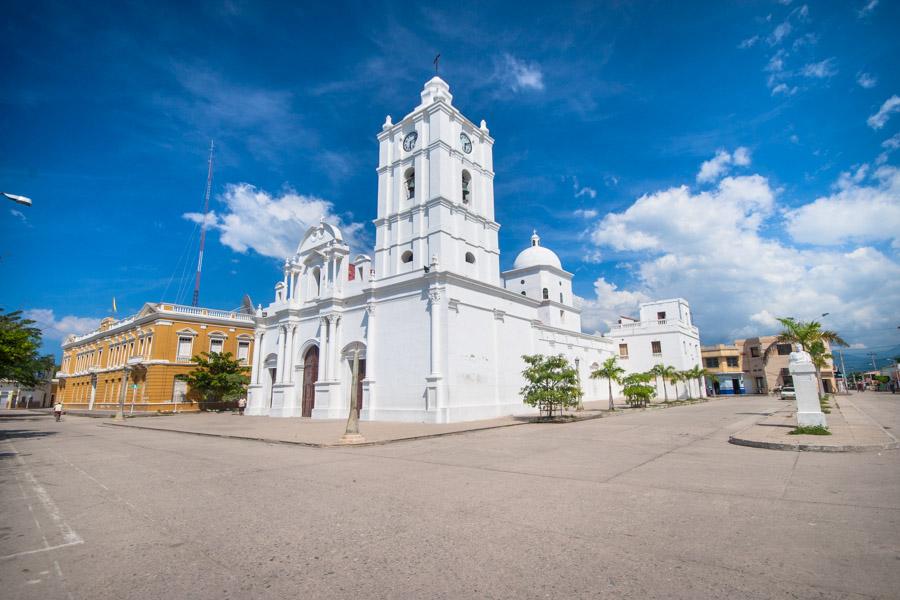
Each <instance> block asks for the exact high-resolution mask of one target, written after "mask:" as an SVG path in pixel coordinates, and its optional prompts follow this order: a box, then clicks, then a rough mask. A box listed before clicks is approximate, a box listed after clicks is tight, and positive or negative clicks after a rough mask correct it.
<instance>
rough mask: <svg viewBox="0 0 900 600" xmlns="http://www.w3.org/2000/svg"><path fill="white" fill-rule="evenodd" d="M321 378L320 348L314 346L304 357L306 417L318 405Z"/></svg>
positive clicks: (304, 406)
mask: <svg viewBox="0 0 900 600" xmlns="http://www.w3.org/2000/svg"><path fill="white" fill-rule="evenodd" d="M318 379H319V348H318V346H313V347H311V348H310V349H309V350H307V351H306V356H304V357H303V412H302V413H301V414H302V416H304V417H311V416H312V411H313V408H315V406H316V381H318Z"/></svg>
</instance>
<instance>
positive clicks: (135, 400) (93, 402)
mask: <svg viewBox="0 0 900 600" xmlns="http://www.w3.org/2000/svg"><path fill="white" fill-rule="evenodd" d="M254 331H255V323H254V320H253V316H252V315H249V314H246V313H243V312H239V311H224V310H213V309H208V308H199V307H196V306H181V305H178V304H170V303H165V302H162V303H151V302H148V303H147V304H145V305H144V307H143V308H142V309H141V310H140V311H139V312H138V313H137V314H135V315H133V316H130V317H127V318H124V319H121V320H118V321H116V320H115V319H113V318H111V317H108V318H106V319H104V320H103V321H102V322H101V323H100V327H99V328H98V329H96V330H94V331H91V332H89V333H86V334H84V335H81V336H69V337H68V338H66V340H65V341H64V342H63V346H62V348H63V358H62V366H61V367H60V371H59V373H57V377H58V378H59V391H58V394H57V397H58V398H59V399H60V400H62V402H63V404H64V405H65V407H66V408H67V409H84V410H114V409H115V408H116V406H117V405H118V402H119V395H120V392H121V389H122V385H123V377H124V374H125V372H126V368H127V370H128V371H129V372H130V376H129V378H128V381H127V382H125V385H127V387H126V397H125V403H126V409H127V410H128V411H133V412H138V411H172V410H178V411H182V410H197V409H198V407H197V404H196V403H195V402H193V399H192V397H191V395H190V390H188V389H187V384H186V383H185V382H183V381H178V380H176V379H175V376H176V375H178V374H181V373H188V372H190V371H191V370H192V369H193V364H192V363H191V359H192V358H193V357H194V356H195V355H198V354H200V353H201V352H210V353H215V352H231V354H232V355H233V356H234V357H235V358H237V359H238V360H240V361H242V362H243V363H244V364H246V365H247V366H248V367H249V366H250V357H251V356H253V343H254V338H253V335H254ZM248 375H249V371H248Z"/></svg>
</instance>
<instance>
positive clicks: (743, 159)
mask: <svg viewBox="0 0 900 600" xmlns="http://www.w3.org/2000/svg"><path fill="white" fill-rule="evenodd" d="M731 160H732V162H733V163H734V164H736V165H738V166H740V167H746V166H747V165H749V164H750V151H749V150H747V148H745V147H744V146H739V147H738V148H737V149H736V150H735V151H734V154H732V155H731Z"/></svg>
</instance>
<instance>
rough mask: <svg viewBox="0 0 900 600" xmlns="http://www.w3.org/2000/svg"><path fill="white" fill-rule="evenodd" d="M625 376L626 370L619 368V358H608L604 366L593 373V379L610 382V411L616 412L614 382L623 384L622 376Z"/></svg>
mask: <svg viewBox="0 0 900 600" xmlns="http://www.w3.org/2000/svg"><path fill="white" fill-rule="evenodd" d="M624 374H625V369H623V368H622V367H620V366H619V363H618V357H616V356H610V357H609V358H607V359H606V360H605V361H603V366H601V367H600V368H599V369H597V370H596V371H593V372H592V373H591V379H606V380H607V381H608V382H609V410H616V406H615V404H614V403H613V395H612V382H613V381H615V382H616V383H622V375H624Z"/></svg>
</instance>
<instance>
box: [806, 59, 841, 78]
mask: <svg viewBox="0 0 900 600" xmlns="http://www.w3.org/2000/svg"><path fill="white" fill-rule="evenodd" d="M835 62H836V60H835V59H834V58H826V59H825V60H822V61H819V62H817V63H810V64H808V65H804V67H803V68H802V69H801V70H800V73H801V74H802V75H803V76H804V77H812V78H815V79H825V78H827V77H833V76H835V75H837V72H838V70H837V67H836V66H834V63H835Z"/></svg>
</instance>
